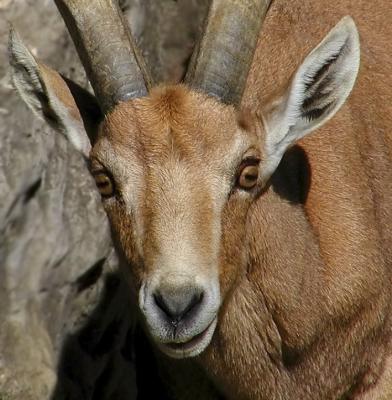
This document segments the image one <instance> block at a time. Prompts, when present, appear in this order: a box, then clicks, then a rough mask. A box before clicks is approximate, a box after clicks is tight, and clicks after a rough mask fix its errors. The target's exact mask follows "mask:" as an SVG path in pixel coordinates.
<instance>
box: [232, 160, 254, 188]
mask: <svg viewBox="0 0 392 400" xmlns="http://www.w3.org/2000/svg"><path fill="white" fill-rule="evenodd" d="M258 178H259V160H257V159H248V160H244V161H243V162H242V164H241V166H240V169H239V175H238V178H237V186H238V187H239V188H241V189H244V190H250V189H253V188H254V187H255V186H256V184H257V181H258Z"/></svg>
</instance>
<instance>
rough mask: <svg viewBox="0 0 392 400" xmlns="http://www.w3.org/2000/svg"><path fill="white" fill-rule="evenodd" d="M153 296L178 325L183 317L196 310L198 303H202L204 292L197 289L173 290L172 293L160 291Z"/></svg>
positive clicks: (173, 322)
mask: <svg viewBox="0 0 392 400" xmlns="http://www.w3.org/2000/svg"><path fill="white" fill-rule="evenodd" d="M153 296H154V301H155V304H156V305H157V306H158V307H159V308H160V309H161V310H162V311H163V312H164V314H165V315H166V316H167V317H168V318H169V319H170V322H171V323H172V324H173V325H178V323H179V322H180V321H181V320H182V319H184V318H185V317H186V316H187V315H188V314H190V313H191V312H193V311H195V310H196V308H197V307H198V305H199V304H201V303H202V301H203V298H204V293H203V292H202V291H195V290H192V291H190V290H178V291H173V290H171V291H170V294H169V293H165V292H164V291H159V292H156V293H155V294H154V295H153Z"/></svg>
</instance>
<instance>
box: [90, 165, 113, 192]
mask: <svg viewBox="0 0 392 400" xmlns="http://www.w3.org/2000/svg"><path fill="white" fill-rule="evenodd" d="M93 175H94V179H95V183H96V184H97V187H98V190H99V192H100V193H101V196H102V197H111V196H113V194H114V183H113V180H112V178H111V177H110V176H109V175H108V174H106V173H105V172H102V171H100V172H96V173H93Z"/></svg>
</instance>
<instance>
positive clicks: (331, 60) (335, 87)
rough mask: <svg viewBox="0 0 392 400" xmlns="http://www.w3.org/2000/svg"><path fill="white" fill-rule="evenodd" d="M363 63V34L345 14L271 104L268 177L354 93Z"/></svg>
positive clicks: (267, 147)
mask: <svg viewBox="0 0 392 400" xmlns="http://www.w3.org/2000/svg"><path fill="white" fill-rule="evenodd" d="M359 62H360V46H359V35H358V31H357V28H356V26H355V23H354V21H353V20H352V18H351V17H348V16H347V17H344V18H343V19H342V20H341V21H340V22H339V23H338V24H337V25H336V26H335V27H334V28H333V29H332V30H331V31H330V32H329V33H328V35H327V36H326V37H325V38H324V40H323V41H322V42H321V43H320V44H319V45H318V46H317V47H316V48H315V49H314V50H313V51H312V52H311V53H310V54H309V55H308V56H307V57H306V59H305V60H304V62H303V63H302V65H301V66H300V67H299V69H298V70H297V72H296V74H295V75H294V78H293V80H292V82H291V84H290V86H289V89H288V90H287V92H286V93H285V94H284V95H283V96H282V97H281V98H280V99H278V100H277V101H276V102H275V103H274V104H271V105H270V109H271V111H270V112H269V113H267V114H266V115H265V116H264V123H265V127H266V140H265V147H266V148H265V151H266V155H267V156H266V159H267V162H266V165H264V166H263V170H264V171H263V174H265V175H266V177H265V178H266V179H268V178H269V176H271V175H272V173H273V172H274V171H275V169H276V168H277V166H278V164H279V162H280V160H281V158H282V157H283V154H284V152H285V151H286V150H287V148H288V147H290V146H291V145H293V144H294V143H295V142H296V141H297V140H299V139H301V138H302V137H304V136H305V135H307V134H308V133H310V132H312V131H313V130H315V129H317V128H318V127H320V126H321V125H322V124H324V123H325V122H326V121H328V120H329V119H330V118H332V117H333V116H334V114H335V113H336V112H337V111H338V110H339V108H340V107H341V106H342V104H343V103H344V101H345V100H346V98H347V96H348V95H349V94H350V92H351V90H352V88H353V86H354V82H355V79H356V77H357V74H358V69H359Z"/></svg>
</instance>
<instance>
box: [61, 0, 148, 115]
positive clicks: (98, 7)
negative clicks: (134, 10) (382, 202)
mask: <svg viewBox="0 0 392 400" xmlns="http://www.w3.org/2000/svg"><path fill="white" fill-rule="evenodd" d="M54 1H55V3H56V5H57V8H58V9H59V11H60V13H61V15H62V17H63V19H64V22H65V24H66V26H67V28H68V31H69V32H70V34H71V37H72V40H73V42H74V44H75V47H76V49H77V51H78V54H79V57H80V59H81V61H82V64H83V66H84V68H85V70H86V73H87V76H88V78H89V80H90V82H91V85H92V87H93V89H94V92H95V94H96V97H97V99H98V102H99V103H100V106H101V108H102V111H103V112H104V113H107V112H109V111H110V110H111V108H112V107H113V106H114V105H115V104H117V103H118V102H120V101H126V100H128V99H132V98H135V97H143V96H145V95H147V94H148V90H149V89H150V87H151V84H152V80H151V78H150V75H149V73H148V71H147V68H146V65H145V63H144V61H143V58H142V56H141V54H140V53H139V50H138V49H137V46H136V44H135V42H134V39H133V37H132V34H131V32H130V29H129V27H128V24H127V23H126V21H125V18H124V16H123V15H122V12H121V10H120V7H119V5H118V2H117V1H116V0H95V1H91V0H54Z"/></svg>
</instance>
